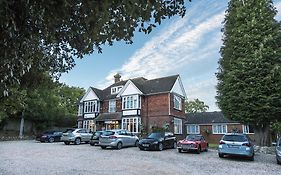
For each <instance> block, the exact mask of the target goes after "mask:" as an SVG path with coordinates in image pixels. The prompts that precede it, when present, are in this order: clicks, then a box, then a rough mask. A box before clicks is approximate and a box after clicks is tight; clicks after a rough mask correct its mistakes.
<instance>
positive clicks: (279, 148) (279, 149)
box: [276, 137, 281, 165]
mask: <svg viewBox="0 0 281 175" xmlns="http://www.w3.org/2000/svg"><path fill="white" fill-rule="evenodd" d="M276 160H277V163H278V164H279V165H281V137H280V138H279V140H278V142H277V145H276Z"/></svg>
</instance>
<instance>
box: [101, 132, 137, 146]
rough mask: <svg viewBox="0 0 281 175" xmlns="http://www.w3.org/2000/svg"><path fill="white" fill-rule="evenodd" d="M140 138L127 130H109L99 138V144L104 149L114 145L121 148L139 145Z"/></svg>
mask: <svg viewBox="0 0 281 175" xmlns="http://www.w3.org/2000/svg"><path fill="white" fill-rule="evenodd" d="M138 142H139V138H138V137H137V136H136V135H134V134H132V133H130V132H129V131H127V130H122V129H117V130H107V131H104V133H103V134H102V135H101V136H100V138H99V145H100V147H101V148H102V149H105V148H106V147H113V148H117V149H121V148H123V147H127V146H137V145H138Z"/></svg>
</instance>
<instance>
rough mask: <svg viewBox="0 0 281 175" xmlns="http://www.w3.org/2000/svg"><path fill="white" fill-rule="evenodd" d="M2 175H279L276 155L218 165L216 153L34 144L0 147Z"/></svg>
mask: <svg viewBox="0 0 281 175" xmlns="http://www.w3.org/2000/svg"><path fill="white" fill-rule="evenodd" d="M0 174H1V175H2V174H5V175H6V174H7V175H21V174H22V175H27V174H31V175H41V174H48V175H51V174H52V175H53V174H73V175H77V174H81V175H84V174H86V175H87V174H95V175H101V174H103V175H109V174H114V175H115V174H117V175H127V174H128V175H134V174H135V175H139V174H141V175H146V174H150V175H157V174H160V175H165V174H167V175H171V174H175V175H177V174H185V175H187V174H192V175H194V174H219V175H220V174H222V175H225V174H227V175H231V174H236V175H243V174H247V175H249V174H253V175H259V174H266V175H270V174H272V175H278V174H280V175H281V166H280V165H277V164H276V160H275V156H274V155H265V154H257V155H256V157H255V161H254V162H251V161H247V160H241V159H237V158H235V159H234V158H232V159H230V158H224V159H220V158H219V157H218V155H217V152H216V151H215V150H209V151H208V152H202V153H201V154H195V153H178V152H177V151H176V150H175V149H172V150H163V151H161V152H160V151H140V150H139V149H138V148H136V147H131V148H124V149H121V150H114V149H106V150H102V149H101V148H100V147H93V146H90V145H89V144H82V145H64V144H63V143H40V142H36V141H5V142H0Z"/></svg>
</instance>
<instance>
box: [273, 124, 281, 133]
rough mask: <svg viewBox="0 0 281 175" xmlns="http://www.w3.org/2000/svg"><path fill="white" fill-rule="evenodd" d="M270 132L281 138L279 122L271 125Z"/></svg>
mask: <svg viewBox="0 0 281 175" xmlns="http://www.w3.org/2000/svg"><path fill="white" fill-rule="evenodd" d="M272 130H273V131H275V132H276V133H277V135H279V136H281V122H275V123H273V124H272Z"/></svg>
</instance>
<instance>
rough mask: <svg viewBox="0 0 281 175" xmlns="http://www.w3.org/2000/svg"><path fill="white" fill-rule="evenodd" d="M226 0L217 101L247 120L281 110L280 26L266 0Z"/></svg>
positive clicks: (260, 120) (276, 116)
mask: <svg viewBox="0 0 281 175" xmlns="http://www.w3.org/2000/svg"><path fill="white" fill-rule="evenodd" d="M258 2H259V3H257V1H256V0H248V1H230V2H229V7H228V10H227V14H226V19H225V27H224V29H223V32H224V39H223V46H222V48H221V56H222V57H221V59H220V61H219V64H220V67H219V72H218V74H217V78H218V81H219V82H218V86H217V89H218V96H217V101H218V105H219V107H220V108H221V109H222V111H223V113H224V114H225V115H226V116H230V117H232V118H233V119H234V120H238V121H243V122H245V123H247V122H249V123H251V122H254V123H257V124H258V123H269V122H270V121H272V120H274V119H279V120H280V116H281V93H280V92H281V32H280V24H279V23H278V22H277V21H276V20H275V19H274V16H275V14H276V10H275V8H274V7H273V5H272V2H271V1H269V0H258Z"/></svg>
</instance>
